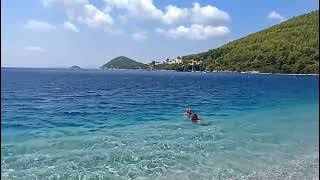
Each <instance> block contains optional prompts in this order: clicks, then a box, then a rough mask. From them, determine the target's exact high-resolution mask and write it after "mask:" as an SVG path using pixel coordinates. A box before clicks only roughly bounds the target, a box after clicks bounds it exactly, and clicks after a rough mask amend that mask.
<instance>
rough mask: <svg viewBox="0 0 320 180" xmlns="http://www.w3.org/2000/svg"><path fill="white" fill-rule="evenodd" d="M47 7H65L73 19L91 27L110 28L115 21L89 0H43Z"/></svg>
mask: <svg viewBox="0 0 320 180" xmlns="http://www.w3.org/2000/svg"><path fill="white" fill-rule="evenodd" d="M43 4H44V6H45V7H58V8H61V9H63V10H64V11H65V12H66V13H67V15H68V16H69V18H70V19H71V20H76V21H78V22H81V23H84V24H86V25H88V26H90V27H99V28H105V29H106V28H108V27H109V26H111V25H112V24H113V23H114V22H113V19H112V17H111V16H110V15H109V14H108V13H107V12H104V11H101V10H99V9H98V8H96V7H95V6H94V5H92V4H90V3H89V2H88V1H87V0H43Z"/></svg>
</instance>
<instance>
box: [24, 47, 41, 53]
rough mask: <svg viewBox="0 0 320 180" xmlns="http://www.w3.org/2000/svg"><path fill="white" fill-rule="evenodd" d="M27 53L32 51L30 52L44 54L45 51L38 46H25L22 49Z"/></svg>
mask: <svg viewBox="0 0 320 180" xmlns="http://www.w3.org/2000/svg"><path fill="white" fill-rule="evenodd" d="M24 49H25V50H27V51H32V52H45V51H46V50H45V49H43V48H42V47H40V46H27V47H25V48H24Z"/></svg>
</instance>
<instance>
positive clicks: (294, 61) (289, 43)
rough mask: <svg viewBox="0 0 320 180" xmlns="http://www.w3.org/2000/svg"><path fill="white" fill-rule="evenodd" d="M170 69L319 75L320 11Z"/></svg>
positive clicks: (195, 56) (242, 39) (192, 56)
mask: <svg viewBox="0 0 320 180" xmlns="http://www.w3.org/2000/svg"><path fill="white" fill-rule="evenodd" d="M182 59H183V64H180V65H177V64H176V65H171V66H169V67H167V68H168V69H176V70H179V69H180V70H181V69H183V68H184V70H186V69H187V70H188V69H190V66H189V67H188V66H187V65H186V64H187V63H188V62H192V61H203V63H202V64H201V65H199V66H196V67H194V68H196V70H205V69H206V70H210V71H212V70H230V71H254V70H255V71H260V72H271V73H317V74H318V73H319V10H317V11H314V12H311V13H308V14H304V15H301V16H298V17H294V18H292V19H289V20H287V21H285V22H283V23H281V24H278V25H274V26H272V27H270V28H268V29H265V30H263V31H260V32H257V33H254V34H252V35H249V36H247V37H244V38H241V39H239V40H236V41H233V42H230V43H228V44H226V45H224V46H222V47H219V48H217V49H211V50H209V51H207V52H203V53H199V54H194V55H189V56H184V57H182Z"/></svg>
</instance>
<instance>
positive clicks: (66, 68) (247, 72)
mask: <svg viewBox="0 0 320 180" xmlns="http://www.w3.org/2000/svg"><path fill="white" fill-rule="evenodd" d="M1 69H61V70H102V71H126V70H129V71H146V72H152V71H157V72H184V73H237V74H264V75H286V76H319V74H296V73H267V72H251V71H242V72H237V71H212V72H210V71H194V72H192V71H175V70H166V69H157V70H148V69H101V68H80V69H70V68H68V67H1Z"/></svg>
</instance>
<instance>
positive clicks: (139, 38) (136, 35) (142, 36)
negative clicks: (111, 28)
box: [132, 32, 147, 41]
mask: <svg viewBox="0 0 320 180" xmlns="http://www.w3.org/2000/svg"><path fill="white" fill-rule="evenodd" d="M132 38H133V39H134V40H137V41H142V40H145V39H146V38H147V36H146V33H145V32H136V33H133V34H132Z"/></svg>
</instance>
